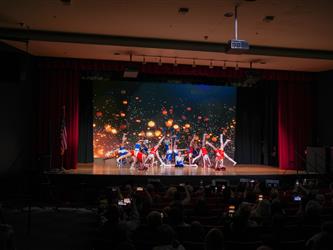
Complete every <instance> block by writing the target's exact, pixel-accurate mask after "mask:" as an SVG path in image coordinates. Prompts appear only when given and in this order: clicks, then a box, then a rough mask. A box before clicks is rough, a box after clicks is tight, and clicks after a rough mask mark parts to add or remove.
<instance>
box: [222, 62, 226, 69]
mask: <svg viewBox="0 0 333 250" xmlns="http://www.w3.org/2000/svg"><path fill="white" fill-rule="evenodd" d="M222 69H223V70H225V69H227V63H226V61H224V62H223V67H222Z"/></svg>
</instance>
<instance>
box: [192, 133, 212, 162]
mask: <svg viewBox="0 0 333 250" xmlns="http://www.w3.org/2000/svg"><path fill="white" fill-rule="evenodd" d="M206 135H207V134H206V133H205V134H204V135H203V138H202V145H201V149H200V152H199V155H198V156H197V157H195V158H194V159H193V161H192V164H194V163H195V161H196V160H198V159H199V158H200V157H201V156H202V161H203V165H204V168H206V167H210V166H211V162H210V159H209V155H208V151H207V148H206Z"/></svg>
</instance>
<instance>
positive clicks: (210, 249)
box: [205, 228, 224, 250]
mask: <svg viewBox="0 0 333 250" xmlns="http://www.w3.org/2000/svg"><path fill="white" fill-rule="evenodd" d="M205 249H206V250H223V249H224V236H223V233H222V231H221V230H219V229H217V228H212V229H211V230H209V232H208V233H207V235H206V237H205Z"/></svg>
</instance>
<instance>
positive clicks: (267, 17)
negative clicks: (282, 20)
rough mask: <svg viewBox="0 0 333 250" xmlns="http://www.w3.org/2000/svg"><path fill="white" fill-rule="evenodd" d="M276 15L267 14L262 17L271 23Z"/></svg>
mask: <svg viewBox="0 0 333 250" xmlns="http://www.w3.org/2000/svg"><path fill="white" fill-rule="evenodd" d="M274 18H275V16H265V17H264V19H262V20H263V21H264V22H265V23H270V22H272V21H273V20H274Z"/></svg>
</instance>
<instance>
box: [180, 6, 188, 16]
mask: <svg viewBox="0 0 333 250" xmlns="http://www.w3.org/2000/svg"><path fill="white" fill-rule="evenodd" d="M189 11H190V9H189V8H187V7H181V8H179V9H178V13H179V14H182V15H185V14H187V13H188V12H189Z"/></svg>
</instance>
